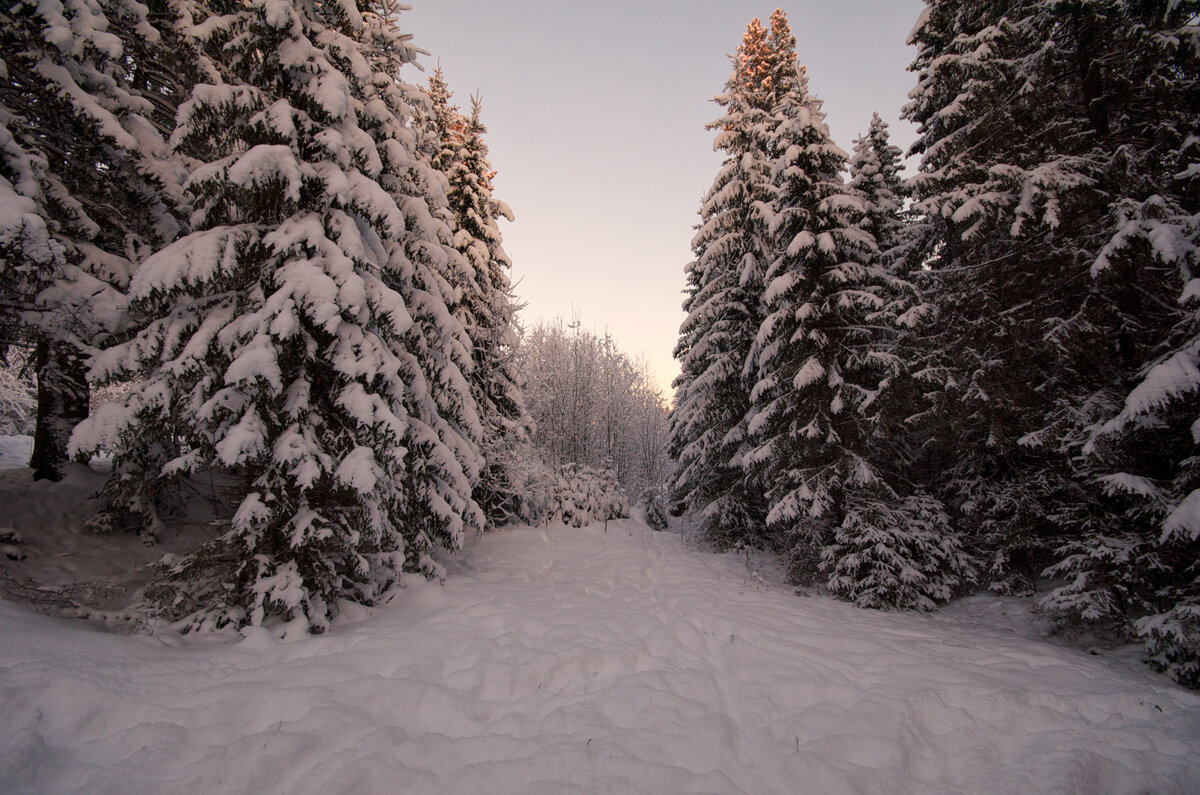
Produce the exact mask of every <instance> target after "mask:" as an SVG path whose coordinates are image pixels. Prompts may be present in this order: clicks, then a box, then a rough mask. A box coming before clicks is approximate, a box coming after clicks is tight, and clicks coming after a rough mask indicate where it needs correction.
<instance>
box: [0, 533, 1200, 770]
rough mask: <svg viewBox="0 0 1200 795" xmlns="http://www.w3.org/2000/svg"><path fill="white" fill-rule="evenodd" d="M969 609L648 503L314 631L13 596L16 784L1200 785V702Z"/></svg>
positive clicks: (524, 540)
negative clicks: (654, 509) (153, 619)
mask: <svg viewBox="0 0 1200 795" xmlns="http://www.w3.org/2000/svg"><path fill="white" fill-rule="evenodd" d="M962 616H963V614H962V613H961V612H960V613H958V614H955V613H954V611H951V612H950V613H947V614H938V615H932V616H930V615H908V614H886V613H874V612H870V611H864V610H858V609H855V608H852V607H849V606H847V605H844V604H840V603H837V602H833V601H828V600H825V599H820V598H801V597H797V596H795V595H793V594H792V593H791V592H790V590H788V589H786V588H782V587H771V586H768V585H766V584H764V583H762V582H761V581H760V580H758V579H756V578H755V577H754V576H752V575H750V574H749V572H748V570H747V569H746V567H745V565H744V563H743V562H741V561H740V560H739V559H738V558H737V557H736V556H733V555H723V556H717V555H709V554H703V553H698V552H692V551H688V550H687V549H685V547H684V545H683V544H682V543H681V541H680V538H679V536H677V535H673V534H666V533H654V532H652V531H650V530H649V529H647V528H645V527H644V526H642V525H640V524H637V523H635V522H632V521H624V522H612V523H610V524H609V527H608V531H607V532H604V530H603V528H602V527H599V526H596V527H591V528H584V529H582V530H575V529H568V528H562V527H559V528H551V529H543V530H531V529H519V530H511V531H503V532H499V533H496V534H493V535H491V536H489V537H486V538H484V539H482V540H480V541H479V542H477V543H475V544H473V545H472V546H471V547H470V548H469V550H468V552H467V553H466V554H465V555H463V556H462V558H461V563H460V564H459V565H457V566H452V569H451V575H450V577H449V578H448V580H447V582H446V584H445V585H437V584H431V583H419V584H414V585H413V586H411V587H410V588H409V589H408V590H406V591H405V592H403V593H402V594H401V595H400V597H399V598H398V599H397V600H396V601H395V602H394V603H393V604H392V605H391V606H389V607H387V608H383V609H380V610H378V611H376V613H375V614H374V615H373V616H362V617H358V618H357V619H355V620H353V621H344V622H342V623H341V624H339V625H336V626H335V628H334V630H333V631H332V632H331V633H329V634H327V635H325V636H321V637H313V638H309V637H303V638H301V639H299V640H292V641H286V640H285V641H279V640H276V639H275V638H274V637H273V636H271V635H270V634H268V633H267V632H266V631H262V632H260V633H253V634H251V635H250V636H249V637H248V638H247V639H246V640H243V641H240V642H237V643H231V644H222V643H214V642H211V641H209V642H192V641H189V642H187V643H184V644H180V643H179V640H178V638H173V639H172V638H166V637H163V638H146V637H126V636H119V635H113V634H107V633H103V632H98V631H95V630H93V629H90V628H89V627H88V626H87V625H84V624H82V623H69V622H63V621H61V620H54V619H49V618H45V617H41V616H38V615H35V614H33V613H31V612H30V611H29V610H27V609H26V608H24V607H20V606H16V605H13V604H9V603H3V602H0V791H2V792H4V793H19V792H89V793H109V792H111V793H117V792H120V793H135V792H247V793H250V792H254V793H265V792H286V793H303V792H313V793H317V792H321V793H326V792H368V793H371V792H380V793H391V792H447V793H475V792H478V793H535V792H547V793H569V792H587V793H593V792H612V793H631V792H648V793H670V792H712V793H735V792H754V793H804V792H820V793H824V792H922V793H925V792H1014V793H1016V792H1081V793H1082V792H1087V793H1096V792H1156V793H1159V792H1189V791H1190V792H1197V791H1200V697H1198V696H1196V695H1194V694H1190V693H1187V692H1185V691H1182V690H1180V689H1178V688H1176V687H1174V686H1172V685H1170V684H1169V683H1167V682H1166V680H1164V679H1161V678H1159V677H1156V676H1154V675H1153V674H1151V673H1149V672H1148V671H1147V672H1143V671H1139V670H1136V669H1134V670H1131V669H1129V668H1128V667H1127V666H1126V665H1124V664H1122V663H1121V662H1120V661H1116V660H1112V659H1106V658H1103V657H1090V656H1087V655H1084V654H1082V653H1080V652H1079V651H1076V650H1072V649H1067V648H1061V647H1058V646H1054V645H1051V644H1048V643H1039V642H1036V641H1032V640H1027V639H1024V638H1021V637H1020V636H1018V635H1016V634H1012V633H1006V632H1004V631H1002V629H1000V628H993V629H987V628H983V629H980V628H978V627H970V626H968V624H967V622H966V621H965V620H964V619H963V617H962Z"/></svg>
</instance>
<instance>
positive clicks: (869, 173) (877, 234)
mask: <svg viewBox="0 0 1200 795" xmlns="http://www.w3.org/2000/svg"><path fill="white" fill-rule="evenodd" d="M900 165H901V164H900V147H898V146H894V145H893V144H892V143H891V140H890V138H889V134H888V126H887V122H885V121H884V120H883V119H881V118H880V117H879V114H878V113H872V114H871V123H870V125H869V126H868V128H867V132H866V133H865V134H864V135H861V136H859V137H858V138H857V139H855V141H854V153H853V154H852V155H851V156H850V181H849V184H848V188H849V189H850V192H851V193H853V194H854V195H856V196H858V197H859V198H860V199H861V200H862V202H863V205H864V209H863V214H864V217H863V220H862V223H861V225H862V227H863V229H864V230H865V231H867V232H870V233H871V237H873V238H874V239H875V247H876V249H877V250H878V252H879V255H878V261H879V262H880V264H882V265H884V266H885V267H887V268H888V269H889V270H892V271H896V270H901V271H903V270H905V269H906V268H905V259H906V257H905V254H906V247H907V242H908V234H907V228H906V224H905V220H906V219H905V214H904V199H905V198H906V196H907V194H908V190H907V188H906V187H905V185H904V180H903V178H902V177H901V176H900Z"/></svg>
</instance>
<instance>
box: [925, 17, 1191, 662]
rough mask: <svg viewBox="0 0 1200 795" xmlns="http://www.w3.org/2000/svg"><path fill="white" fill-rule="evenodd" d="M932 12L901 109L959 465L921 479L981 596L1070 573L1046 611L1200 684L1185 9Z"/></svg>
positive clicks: (949, 430)
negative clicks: (1142, 647)
mask: <svg viewBox="0 0 1200 795" xmlns="http://www.w3.org/2000/svg"><path fill="white" fill-rule="evenodd" d="M927 4H928V8H927V10H926V12H925V14H924V15H923V17H922V19H921V21H920V22H919V24H918V25H917V27H916V28H915V29H914V33H913V41H914V43H915V44H916V45H917V46H918V50H919V54H918V57H917V60H916V62H915V64H914V69H915V70H916V71H917V72H918V73H919V78H918V86H917V89H916V90H915V91H914V94H913V102H912V103H911V104H910V106H909V107H908V109H907V110H906V114H907V116H908V117H909V118H910V119H912V120H914V121H916V122H917V123H918V124H920V125H921V137H920V138H919V139H918V142H917V144H916V145H915V147H914V151H918V152H921V153H923V161H922V165H921V168H920V173H919V175H918V176H917V177H916V178H915V179H914V181H913V186H914V191H915V196H916V199H917V207H918V208H919V210H920V211H921V213H922V217H923V221H922V224H921V227H922V231H923V234H922V235H921V238H920V239H921V243H922V250H921V253H920V256H921V257H923V258H924V261H925V263H926V265H927V266H928V268H929V271H928V274H929V277H930V279H931V282H932V283H933V285H934V287H935V289H936V297H937V299H938V303H939V305H940V309H941V313H940V317H941V320H940V321H939V323H938V324H937V326H936V334H935V336H936V338H937V348H938V349H939V350H941V351H942V352H943V353H944V359H943V361H944V363H945V364H947V365H948V366H949V368H950V369H951V372H952V373H953V380H951V381H948V382H947V384H946V389H944V390H942V393H941V397H942V400H943V404H944V406H945V414H944V418H945V419H944V425H943V435H944V437H945V438H947V439H949V438H951V435H952V434H953V439H954V441H953V446H954V448H956V458H957V460H956V461H953V462H950V461H947V463H946V465H945V466H944V467H943V468H942V471H941V473H940V474H939V475H935V476H949V477H950V478H951V488H950V489H948V492H947V493H948V496H950V497H952V498H953V499H954V500H955V504H956V506H957V507H959V508H960V509H961V511H962V513H963V514H965V515H966V518H967V519H969V520H971V521H972V523H973V524H974V525H975V527H976V532H977V540H978V542H979V544H980V546H981V547H982V548H983V549H984V550H985V551H987V552H989V553H990V555H991V564H992V565H991V569H992V576H993V579H994V580H995V581H997V582H998V583H999V584H1001V585H1010V584H1012V583H1013V581H1014V579H1015V578H1017V577H1021V576H1024V577H1025V578H1029V577H1031V576H1032V575H1033V574H1035V573H1036V572H1037V571H1038V570H1039V568H1040V566H1041V564H1042V563H1045V562H1050V561H1051V560H1053V559H1054V558H1055V557H1061V556H1064V555H1065V556H1066V557H1065V558H1064V559H1062V560H1061V562H1060V563H1059V564H1058V565H1056V566H1055V567H1054V568H1052V569H1050V571H1049V573H1050V574H1051V575H1054V576H1059V575H1070V576H1071V577H1072V580H1071V582H1070V583H1069V584H1068V585H1066V586H1064V587H1062V588H1060V589H1058V590H1057V591H1056V592H1055V593H1054V594H1053V595H1052V597H1051V598H1050V599H1049V600H1048V603H1047V606H1048V607H1049V608H1050V609H1051V610H1054V611H1056V612H1058V613H1059V614H1060V615H1063V616H1064V617H1074V618H1077V619H1083V620H1088V621H1103V622H1107V623H1110V624H1115V625H1116V626H1118V627H1125V628H1127V629H1130V630H1134V631H1140V632H1143V633H1144V634H1146V635H1147V636H1148V638H1149V639H1150V641H1151V645H1152V651H1153V653H1154V654H1155V655H1156V659H1157V661H1158V662H1159V664H1161V665H1163V666H1165V667H1170V668H1172V670H1173V672H1174V673H1175V675H1176V676H1178V677H1179V678H1181V679H1184V680H1189V678H1191V681H1194V677H1195V671H1196V670H1197V668H1196V663H1195V660H1196V658H1197V649H1198V647H1200V644H1198V643H1197V641H1196V638H1197V634H1198V633H1197V631H1196V627H1197V624H1196V623H1195V619H1194V614H1195V607H1194V605H1195V604H1196V602H1195V597H1194V594H1195V593H1196V586H1195V582H1196V573H1195V566H1194V564H1195V560H1196V547H1195V543H1196V531H1195V530H1194V529H1193V528H1192V525H1191V524H1189V523H1188V522H1186V521H1176V520H1177V519H1180V517H1184V516H1187V515H1188V511H1187V508H1186V506H1187V505H1188V497H1189V496H1190V495H1191V494H1192V493H1193V488H1194V485H1195V482H1194V475H1192V474H1191V472H1192V470H1193V466H1192V463H1191V462H1193V461H1194V460H1195V445H1196V441H1195V438H1194V436H1193V434H1192V430H1191V428H1192V425H1191V423H1192V421H1193V420H1194V417H1195V413H1196V406H1195V394H1196V391H1195V390H1196V381H1195V379H1194V378H1192V377H1191V376H1189V375H1188V373H1189V372H1194V370H1189V368H1191V367H1193V365H1192V364H1190V362H1192V361H1194V359H1193V358H1192V357H1193V354H1192V353H1191V352H1190V348H1189V345H1190V344H1191V343H1190V341H1191V340H1192V339H1194V331H1193V329H1194V324H1195V314H1194V313H1195V307H1194V305H1193V304H1192V303H1191V302H1192V301H1193V300H1194V299H1193V297H1192V293H1191V292H1190V291H1189V288H1188V286H1187V285H1188V284H1189V283H1190V281H1191V278H1192V275H1191V274H1192V273H1193V272H1194V269H1195V264H1196V261H1195V256H1196V254H1195V252H1196V239H1197V228H1196V224H1195V220H1194V219H1195V217H1196V210H1197V204H1196V201H1197V194H1196V182H1195V176H1194V174H1195V165H1194V163H1195V156H1196V155H1195V143H1194V130H1195V129H1196V126H1197V119H1196V108H1197V107H1200V102H1198V95H1197V93H1196V92H1197V86H1198V85H1200V83H1198V81H1197V58H1196V33H1195V29H1194V27H1193V26H1190V25H1189V23H1190V21H1191V20H1192V19H1193V18H1194V16H1195V15H1196V13H1197V12H1198V10H1200V8H1198V7H1197V5H1196V4H1195V3H1176V2H1167V1H1166V0H1164V2H1125V1H1124V0H1105V1H1103V2H1093V3H1070V4H1064V3H1053V2H1043V1H1039V0H1027V1H1026V2H1020V3H1009V4H995V3H985V2H972V1H971V0H936V1H932V0H931V1H930V2H928V3H927ZM1168 374H1170V377H1168ZM949 451H950V444H949V443H948V444H947V446H946V452H947V453H949ZM1179 511H1182V513H1179ZM1171 517H1176V519H1172V518H1171ZM1022 558H1025V560H1026V565H1025V566H1024V567H1023V568H1024V570H1023V571H1022V570H1021V569H1022V567H1021V566H1020V565H1019V564H1020V563H1021V562H1022V560H1021V559H1022ZM1189 666H1190V667H1189Z"/></svg>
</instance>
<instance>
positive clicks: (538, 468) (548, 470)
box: [509, 448, 629, 527]
mask: <svg viewBox="0 0 1200 795" xmlns="http://www.w3.org/2000/svg"><path fill="white" fill-rule="evenodd" d="M509 471H510V472H511V473H513V475H514V477H516V478H517V480H515V481H514V483H515V485H517V486H518V488H517V489H516V492H515V493H516V494H518V495H519V499H518V502H517V505H516V511H515V513H514V515H513V516H512V517H511V519H512V520H514V521H519V522H521V523H524V524H528V525H532V526H534V527H537V526H539V525H545V524H551V523H554V522H562V523H563V524H569V525H571V526H572V527H583V526H584V525H587V524H591V523H592V522H602V521H605V520H606V519H619V518H623V517H626V516H629V503H628V501H627V499H626V497H625V494H624V492H623V491H622V489H621V484H620V483H619V482H618V481H617V476H616V473H615V472H613V470H612V469H609V468H593V467H589V466H583V465H577V464H563V465H562V466H560V467H557V468H555V467H551V466H550V465H548V464H546V463H545V462H544V461H543V460H541V458H540V457H539V456H538V453H537V451H535V450H533V449H532V448H528V449H527V450H526V453H525V455H524V456H523V457H522V458H521V460H520V463H519V464H518V465H516V466H513V467H511V468H510V470H509Z"/></svg>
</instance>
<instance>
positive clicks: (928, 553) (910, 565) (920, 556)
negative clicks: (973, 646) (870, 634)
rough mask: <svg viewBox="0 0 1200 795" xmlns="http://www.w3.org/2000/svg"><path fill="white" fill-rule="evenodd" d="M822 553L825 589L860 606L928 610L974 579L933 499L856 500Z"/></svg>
mask: <svg viewBox="0 0 1200 795" xmlns="http://www.w3.org/2000/svg"><path fill="white" fill-rule="evenodd" d="M833 538H834V541H833V543H832V544H830V545H829V546H827V547H825V549H824V550H823V551H822V553H821V568H822V570H824V571H827V572H829V575H830V576H829V580H828V583H827V585H828V587H829V590H830V591H832V592H833V593H834V594H836V595H837V596H840V597H842V598H843V599H846V600H848V601H851V602H854V603H855V604H857V605H858V606H860V607H873V608H889V607H896V608H901V609H909V610H911V609H917V610H932V609H933V608H934V607H936V606H937V604H938V603H940V602H946V601H948V600H949V599H950V597H951V596H952V595H953V594H954V592H955V591H956V590H958V589H960V588H962V587H963V586H964V585H966V584H967V583H970V582H974V580H975V567H974V565H973V564H972V562H971V559H970V557H969V556H968V555H967V554H966V553H965V552H963V550H962V547H961V544H960V541H959V538H958V535H957V534H956V533H954V532H953V530H952V529H951V528H950V520H949V517H948V516H947V515H946V511H945V508H944V507H943V506H942V504H941V502H940V501H938V500H937V499H935V498H933V497H930V496H928V495H925V494H914V495H912V496H910V497H908V498H907V499H906V500H904V502H903V503H901V504H900V506H899V507H893V506H892V505H891V504H890V503H888V502H884V501H880V500H871V499H860V500H858V501H857V502H856V504H854V505H852V506H850V507H849V509H848V510H847V511H846V517H845V519H844V520H843V521H842V523H841V525H840V526H838V527H837V528H836V529H835V530H834V533H833Z"/></svg>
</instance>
